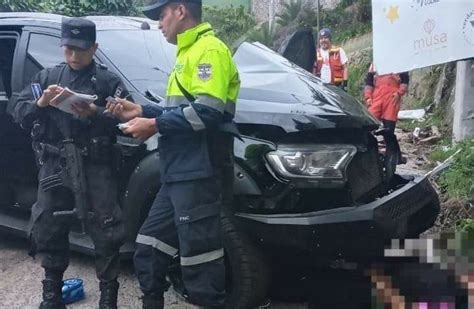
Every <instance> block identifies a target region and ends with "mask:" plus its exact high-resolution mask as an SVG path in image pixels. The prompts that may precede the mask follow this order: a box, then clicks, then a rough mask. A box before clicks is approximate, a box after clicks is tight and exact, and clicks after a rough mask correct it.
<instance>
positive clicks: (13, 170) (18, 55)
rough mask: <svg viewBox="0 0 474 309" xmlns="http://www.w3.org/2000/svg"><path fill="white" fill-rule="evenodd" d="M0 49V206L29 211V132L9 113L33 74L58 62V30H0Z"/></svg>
mask: <svg viewBox="0 0 474 309" xmlns="http://www.w3.org/2000/svg"><path fill="white" fill-rule="evenodd" d="M12 42H14V43H12ZM2 43H7V44H6V45H5V44H2ZM0 46H2V48H3V49H4V51H5V53H4V52H2V53H0V54H1V55H2V56H1V58H2V59H3V60H2V63H3V64H4V65H3V66H2V85H3V86H2V87H3V91H2V88H0V104H1V106H2V107H3V108H2V109H1V112H0V113H1V114H0V198H1V201H0V204H5V205H7V206H15V207H20V208H29V207H31V205H32V204H33V203H34V201H35V200H36V190H37V189H36V187H37V169H36V164H35V161H34V154H33V151H32V148H31V139H30V132H28V131H27V130H24V129H22V128H20V126H19V125H18V124H16V123H15V122H14V120H13V118H12V116H11V112H12V111H13V109H14V105H15V101H16V99H17V97H18V94H19V93H20V92H21V91H22V90H23V88H24V87H27V86H28V85H29V84H30V83H31V79H32V78H33V77H34V75H35V74H36V73H38V72H39V71H40V70H42V69H43V68H44V67H51V66H54V65H56V64H58V63H60V62H61V61H62V59H63V56H62V51H61V48H60V47H59V31H57V32H56V31H55V30H54V29H51V28H46V27H45V28H43V27H30V28H28V27H24V28H23V29H21V28H20V27H18V31H17V32H10V33H6V32H2V31H1V28H0ZM7 101H8V103H7Z"/></svg>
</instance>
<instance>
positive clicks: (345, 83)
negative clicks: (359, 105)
mask: <svg viewBox="0 0 474 309" xmlns="http://www.w3.org/2000/svg"><path fill="white" fill-rule="evenodd" d="M339 87H341V89H342V90H344V91H345V92H347V80H343V81H342V83H341V85H339Z"/></svg>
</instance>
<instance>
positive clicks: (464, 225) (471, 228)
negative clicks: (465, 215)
mask: <svg viewBox="0 0 474 309" xmlns="http://www.w3.org/2000/svg"><path fill="white" fill-rule="evenodd" d="M456 230H457V231H459V232H464V233H469V234H471V235H474V234H473V233H474V219H463V220H459V221H458V222H457V223H456Z"/></svg>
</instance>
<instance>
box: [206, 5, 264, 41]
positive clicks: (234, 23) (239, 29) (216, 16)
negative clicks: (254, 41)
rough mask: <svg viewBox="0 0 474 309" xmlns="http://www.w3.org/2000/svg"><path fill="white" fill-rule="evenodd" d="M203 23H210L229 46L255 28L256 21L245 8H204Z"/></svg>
mask: <svg viewBox="0 0 474 309" xmlns="http://www.w3.org/2000/svg"><path fill="white" fill-rule="evenodd" d="M203 21H207V22H209V23H210V24H211V25H212V26H213V27H214V29H215V31H216V35H217V36H218V37H219V38H220V39H221V40H222V41H224V42H225V43H226V44H227V45H229V46H232V44H233V43H234V42H235V41H236V40H237V39H238V38H240V37H241V36H242V35H243V34H245V33H246V32H247V31H248V30H249V29H251V28H252V27H254V26H255V19H254V18H253V16H252V15H250V14H249V13H248V11H247V10H246V9H245V7H243V6H239V7H233V6H230V7H225V8H218V7H216V6H213V7H209V6H204V10H203Z"/></svg>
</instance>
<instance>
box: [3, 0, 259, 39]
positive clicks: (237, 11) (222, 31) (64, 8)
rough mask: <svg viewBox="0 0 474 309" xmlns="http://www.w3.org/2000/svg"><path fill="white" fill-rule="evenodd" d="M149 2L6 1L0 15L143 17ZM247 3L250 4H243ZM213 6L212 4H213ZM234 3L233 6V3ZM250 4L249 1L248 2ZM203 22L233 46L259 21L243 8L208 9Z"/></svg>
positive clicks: (206, 8) (98, 0)
mask: <svg viewBox="0 0 474 309" xmlns="http://www.w3.org/2000/svg"><path fill="white" fill-rule="evenodd" d="M148 2H149V1H147V0H65V1H62V0H44V1H41V2H39V1H36V0H22V1H20V0H4V3H3V4H0V11H13V12H19V11H23V12H44V13H55V14H61V15H66V16H85V15H122V16H141V15H142V13H141V11H140V8H142V7H143V6H145V5H146V4H147V3H148ZM240 2H246V1H240ZM210 3H212V1H211V2H210ZM229 3H230V2H229ZM247 4H248V1H247ZM203 20H204V21H208V22H210V23H211V24H212V25H213V26H214V29H216V32H217V35H218V36H219V37H220V38H221V39H222V40H223V41H224V42H225V43H227V44H228V45H229V46H231V45H232V43H233V42H234V41H235V40H236V39H238V38H239V37H241V36H242V35H243V34H244V33H246V32H247V31H248V30H249V29H251V28H252V27H253V26H255V20H254V18H253V16H252V15H250V14H249V13H248V8H246V7H244V6H243V5H241V6H239V7H234V6H232V5H230V6H228V7H224V6H220V7H217V6H213V7H211V6H204V10H203Z"/></svg>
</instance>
